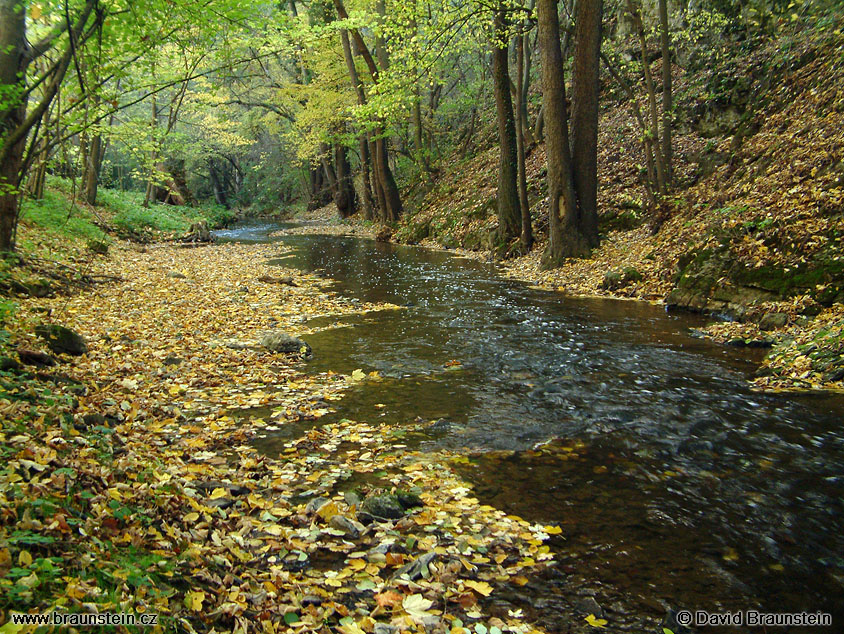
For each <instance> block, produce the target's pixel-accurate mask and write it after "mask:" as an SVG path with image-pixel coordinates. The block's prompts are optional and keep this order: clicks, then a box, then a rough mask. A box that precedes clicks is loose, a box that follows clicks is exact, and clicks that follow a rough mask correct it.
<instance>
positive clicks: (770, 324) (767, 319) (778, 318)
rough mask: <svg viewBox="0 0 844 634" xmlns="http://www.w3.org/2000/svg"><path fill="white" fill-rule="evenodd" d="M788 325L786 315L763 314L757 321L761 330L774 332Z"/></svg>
mask: <svg viewBox="0 0 844 634" xmlns="http://www.w3.org/2000/svg"><path fill="white" fill-rule="evenodd" d="M787 323H788V314H787V313H765V314H764V315H763V316H762V319H760V320H759V328H761V329H762V330H766V331H767V330H776V329H777V328H782V327H783V326H785V325H786V324H787Z"/></svg>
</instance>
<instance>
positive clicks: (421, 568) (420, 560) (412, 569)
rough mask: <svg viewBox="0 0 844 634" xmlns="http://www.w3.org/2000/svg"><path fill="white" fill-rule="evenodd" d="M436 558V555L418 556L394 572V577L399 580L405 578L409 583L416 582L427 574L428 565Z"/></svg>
mask: <svg viewBox="0 0 844 634" xmlns="http://www.w3.org/2000/svg"><path fill="white" fill-rule="evenodd" d="M436 558H437V554H436V553H425V554H424V555H420V556H419V557H417V558H416V559H414V560H413V561H411V562H410V563H407V564H405V565H404V566H402V567H401V568H399V569H398V570H396V574H395V575H394V577H396V578H399V577H402V576H407V578H408V579H410V580H411V581H418V580H419V579H421V578H422V577H424V576H426V575H427V574H428V565H429V564H430V563H431V562H432V561H434V559H436Z"/></svg>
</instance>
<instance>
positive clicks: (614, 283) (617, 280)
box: [601, 266, 642, 291]
mask: <svg viewBox="0 0 844 634" xmlns="http://www.w3.org/2000/svg"><path fill="white" fill-rule="evenodd" d="M641 281H642V274H641V273H639V271H638V270H637V269H636V268H634V267H632V266H628V267H626V268H625V269H624V270H623V271H607V272H606V273H605V274H604V280H603V281H602V282H601V288H602V289H604V290H605V291H615V290H618V289H620V288H624V287H625V286H627V285H628V284H630V283H632V282H641Z"/></svg>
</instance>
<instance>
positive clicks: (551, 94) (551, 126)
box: [536, 0, 589, 266]
mask: <svg viewBox="0 0 844 634" xmlns="http://www.w3.org/2000/svg"><path fill="white" fill-rule="evenodd" d="M536 10H537V19H538V27H539V51H540V54H541V57H542V104H543V107H544V111H545V152H546V157H547V158H546V160H547V163H548V197H549V211H548V213H549V222H548V225H549V227H548V237H549V241H548V250H547V251H546V253H545V255H544V257H543V263H544V265H545V266H558V265H559V264H561V263H562V261H563V260H564V259H565V258H567V257H585V256H587V255H589V241H588V240H587V239H586V236H584V235H583V233H582V227H581V223H580V219H579V215H578V208H577V200H576V197H575V192H574V182H573V179H572V169H571V154H570V147H569V138H568V113H567V109H566V86H565V76H564V75H563V53H562V50H561V49H560V21H559V18H558V16H557V2H556V0H538V2H537V7H536Z"/></svg>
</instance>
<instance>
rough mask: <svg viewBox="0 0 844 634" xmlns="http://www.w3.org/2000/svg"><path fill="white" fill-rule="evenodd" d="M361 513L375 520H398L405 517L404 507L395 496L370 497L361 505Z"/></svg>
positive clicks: (387, 494)
mask: <svg viewBox="0 0 844 634" xmlns="http://www.w3.org/2000/svg"><path fill="white" fill-rule="evenodd" d="M360 513H361V514H362V515H368V516H370V517H372V518H374V519H380V520H397V519H399V518H402V517H404V507H403V506H402V505H401V502H399V499H398V497H397V496H395V495H390V494H389V493H383V494H381V495H370V496H368V497H367V498H366V499H365V500H364V501H363V503H362V504H361V505H360Z"/></svg>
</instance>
